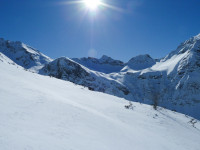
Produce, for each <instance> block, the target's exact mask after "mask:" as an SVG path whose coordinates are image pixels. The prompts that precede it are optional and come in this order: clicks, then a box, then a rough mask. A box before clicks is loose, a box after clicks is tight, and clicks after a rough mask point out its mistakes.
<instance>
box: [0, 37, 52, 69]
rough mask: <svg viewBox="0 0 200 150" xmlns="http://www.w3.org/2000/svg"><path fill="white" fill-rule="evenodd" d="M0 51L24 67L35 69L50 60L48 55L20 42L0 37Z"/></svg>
mask: <svg viewBox="0 0 200 150" xmlns="http://www.w3.org/2000/svg"><path fill="white" fill-rule="evenodd" d="M0 52H2V53H3V54H5V55H6V56H7V57H9V58H10V59H11V60H12V61H14V62H15V63H16V64H18V65H20V66H22V67H24V68H26V69H32V70H37V69H38V68H41V66H43V65H44V64H47V63H49V62H50V61H52V60H51V59H50V58H49V57H47V56H45V55H44V54H42V53H40V52H39V51H37V50H35V49H33V48H31V47H30V46H27V45H25V44H24V43H22V42H19V41H17V42H12V41H8V40H4V39H3V38H0Z"/></svg>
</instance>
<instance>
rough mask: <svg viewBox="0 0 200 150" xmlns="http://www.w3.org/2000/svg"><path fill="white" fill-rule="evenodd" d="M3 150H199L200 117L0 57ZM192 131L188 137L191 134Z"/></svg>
mask: <svg viewBox="0 0 200 150" xmlns="http://www.w3.org/2000/svg"><path fill="white" fill-rule="evenodd" d="M0 70H1V73H0V83H1V84H0V110H1V111H0V147H1V149H2V150H13V149H15V150H25V149H27V150H66V149H67V150H68V149H72V150H123V149H125V150H133V149H136V150H147V149H148V150H162V149H166V150H179V149H180V150H190V149H191V150H199V147H200V142H199V139H200V122H199V121H198V120H195V119H192V118H190V117H186V116H185V115H183V114H179V113H175V112H172V111H169V110H166V109H162V108H159V109H158V110H157V111H155V110H153V108H152V107H151V106H148V105H144V104H139V103H135V102H133V103H132V105H133V109H125V107H124V106H125V105H129V103H128V101H125V100H124V99H121V98H117V97H114V96H111V95H107V94H103V93H99V92H93V91H89V90H87V89H86V88H83V87H81V86H77V85H74V84H72V83H70V82H67V81H62V80H58V79H55V78H50V77H47V76H40V75H38V74H35V73H30V72H28V71H24V70H22V69H20V68H16V67H15V66H14V65H9V64H8V63H4V62H1V61H0ZM188 137H189V138H188Z"/></svg>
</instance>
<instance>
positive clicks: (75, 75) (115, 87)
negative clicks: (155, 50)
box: [39, 57, 132, 99]
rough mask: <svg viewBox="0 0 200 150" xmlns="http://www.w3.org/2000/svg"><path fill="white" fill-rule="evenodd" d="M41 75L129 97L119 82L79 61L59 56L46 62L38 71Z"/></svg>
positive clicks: (126, 90)
mask: <svg viewBox="0 0 200 150" xmlns="http://www.w3.org/2000/svg"><path fill="white" fill-rule="evenodd" d="M39 73H40V74H42V75H48V76H53V77H56V78H58V79H62V80H67V81H71V82H73V83H75V84H79V85H83V86H85V87H88V88H89V89H91V90H94V91H99V92H104V93H108V94H112V95H115V96H119V97H124V98H128V99H131V97H132V95H131V94H129V93H130V92H129V90H128V89H127V88H126V87H125V86H124V85H123V84H121V83H119V82H117V81H115V80H113V79H112V78H109V77H108V76H107V75H106V74H104V73H101V72H96V71H93V70H90V69H88V68H86V67H84V66H82V65H80V64H79V63H77V62H75V61H73V60H71V59H69V58H66V57H61V58H58V59H55V60H54V61H52V62H51V63H49V64H46V65H45V66H44V67H43V68H42V69H41V70H40V71H39Z"/></svg>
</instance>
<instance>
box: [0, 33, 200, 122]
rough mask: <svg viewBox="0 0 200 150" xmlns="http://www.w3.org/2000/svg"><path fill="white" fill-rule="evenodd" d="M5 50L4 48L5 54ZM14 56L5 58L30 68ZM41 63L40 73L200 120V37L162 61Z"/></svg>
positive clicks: (142, 58) (141, 58)
mask: <svg viewBox="0 0 200 150" xmlns="http://www.w3.org/2000/svg"><path fill="white" fill-rule="evenodd" d="M4 43H5V42H4ZM9 43H16V42H9ZM4 47H5V46H4ZM8 50H9V51H8V52H9V54H10V51H11V50H12V51H18V49H17V50H15V47H13V48H12V49H11V50H10V49H8ZM0 51H2V50H0ZM6 51H7V49H5V48H4V51H3V52H4V54H5V55H6V53H7V52H6ZM38 53H39V52H38ZM11 54H12V55H14V56H10V55H6V56H7V57H9V58H11V59H12V60H13V61H14V62H15V63H17V64H19V65H21V66H22V67H25V68H27V67H26V65H25V66H24V64H20V63H18V62H17V60H16V59H13V58H12V57H14V58H15V57H16V56H15V53H11ZM28 54H29V53H28ZM22 56H23V55H22ZM23 58H24V59H23V60H24V62H26V61H30V60H29V59H30V57H23ZM47 58H48V57H47ZM26 59H27V60H26ZM33 61H35V60H33ZM36 62H37V60H36ZM36 62H35V64H37V63H36ZM48 62H49V63H48ZM40 64H42V65H44V67H43V68H41V69H40V70H39V73H40V74H42V75H48V76H53V77H56V78H58V79H63V80H67V81H71V82H73V83H75V84H79V85H83V86H85V87H88V88H89V89H90V90H95V91H100V92H104V93H108V94H111V95H115V96H118V97H123V98H125V99H128V100H131V101H139V102H142V103H145V104H154V105H159V106H162V107H166V108H168V109H171V110H175V111H178V112H181V113H185V114H187V115H191V116H193V117H195V118H198V119H200V34H199V35H197V36H194V37H193V38H191V39H189V40H187V41H185V42H184V43H182V44H181V45H180V46H178V48H177V49H176V50H175V51H173V52H171V53H170V54H169V55H167V56H166V57H165V58H163V59H157V60H155V59H153V58H151V57H150V56H149V55H147V54H146V55H139V56H136V57H133V58H132V59H131V60H130V61H128V62H127V63H123V62H121V61H119V60H114V59H112V58H110V57H108V56H103V57H102V58H100V59H97V58H80V59H78V58H73V59H69V58H66V57H61V58H58V59H56V60H54V61H52V60H51V59H50V58H49V59H48V61H46V62H45V63H40Z"/></svg>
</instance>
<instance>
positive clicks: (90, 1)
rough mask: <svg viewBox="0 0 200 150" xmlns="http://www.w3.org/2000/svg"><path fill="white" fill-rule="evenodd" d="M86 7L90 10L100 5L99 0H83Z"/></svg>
mask: <svg viewBox="0 0 200 150" xmlns="http://www.w3.org/2000/svg"><path fill="white" fill-rule="evenodd" d="M83 1H84V4H85V5H86V7H87V8H88V9H90V10H96V9H97V8H98V6H99V5H101V0H83Z"/></svg>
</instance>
